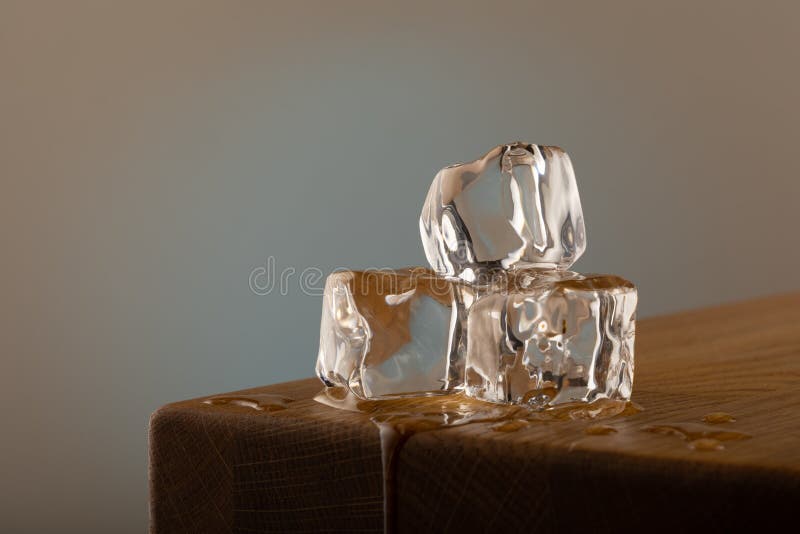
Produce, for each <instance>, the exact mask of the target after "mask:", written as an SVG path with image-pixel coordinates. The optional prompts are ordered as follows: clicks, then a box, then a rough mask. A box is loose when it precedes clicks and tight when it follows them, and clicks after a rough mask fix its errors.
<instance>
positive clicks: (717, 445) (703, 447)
mask: <svg viewBox="0 0 800 534" xmlns="http://www.w3.org/2000/svg"><path fill="white" fill-rule="evenodd" d="M689 448H690V449H692V450H695V451H703V452H708V451H721V450H722V449H724V448H725V445H723V444H722V442H721V441H720V440H718V439H711V438H700V439H696V440H694V441H690V442H689Z"/></svg>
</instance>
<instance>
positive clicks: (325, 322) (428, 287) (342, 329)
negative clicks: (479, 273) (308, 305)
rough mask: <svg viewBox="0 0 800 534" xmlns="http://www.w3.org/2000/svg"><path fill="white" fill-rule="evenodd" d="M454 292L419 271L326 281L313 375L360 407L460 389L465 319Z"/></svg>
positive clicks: (339, 275) (341, 275)
mask: <svg viewBox="0 0 800 534" xmlns="http://www.w3.org/2000/svg"><path fill="white" fill-rule="evenodd" d="M456 286H457V284H454V283H453V282H450V281H448V280H445V279H444V278H441V277H438V276H436V275H435V274H434V273H433V271H431V270H429V269H423V268H421V267H420V268H409V269H400V270H373V271H345V272H336V273H333V274H331V275H330V276H329V277H328V279H327V281H326V284H325V293H324V296H323V304H322V321H321V327H320V348H319V355H318V357H317V375H318V376H319V377H320V378H321V379H322V381H323V382H325V384H326V385H328V386H344V387H347V388H349V389H350V390H351V391H352V392H353V393H354V394H355V395H356V396H358V397H360V398H362V399H372V398H392V397H403V396H413V395H423V394H435V393H446V392H448V391H451V390H453V389H455V388H458V387H461V386H463V377H464V347H463V345H464V343H463V335H462V330H463V326H464V323H465V321H466V317H465V315H464V308H463V306H460V305H459V302H458V299H459V298H460V296H461V293H460V292H458V291H456V290H455V288H456Z"/></svg>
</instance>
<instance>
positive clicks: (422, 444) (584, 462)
mask: <svg viewBox="0 0 800 534" xmlns="http://www.w3.org/2000/svg"><path fill="white" fill-rule="evenodd" d="M312 359H313V358H311V357H309V366H311V365H312V364H313V362H312ZM320 389H321V385H320V383H319V382H318V381H317V380H316V379H307V380H300V381H296V382H289V383H284V384H277V385H273V386H266V387H263V388H256V389H252V390H246V391H243V392H237V393H238V394H247V393H264V392H270V393H277V394H283V395H288V396H290V397H293V398H294V399H296V401H295V402H293V403H291V404H290V405H289V408H288V409H285V410H281V411H275V412H265V411H257V410H254V409H252V408H248V407H242V406H235V405H217V406H211V405H208V404H204V403H203V402H202V400H203V399H195V400H188V401H183V402H178V403H175V404H170V405H167V406H165V407H163V408H161V409H159V410H158V411H157V412H156V413H155V414H153V417H152V420H151V428H150V447H151V457H150V460H151V463H150V483H151V518H152V523H151V531H152V532H153V533H155V534H167V533H173V532H243V533H244V532H334V531H336V532H367V531H371V532H380V531H381V530H382V526H383V504H382V471H381V457H380V442H379V437H378V430H377V429H376V428H375V426H374V425H373V424H372V423H371V422H370V421H369V419H368V417H366V416H364V415H363V414H359V413H354V412H342V411H338V410H334V409H332V408H329V407H326V406H323V405H320V404H318V403H316V402H314V401H313V400H311V399H312V397H313V396H314V394H316V393H317V392H318V391H319V390H320ZM634 400H635V401H636V402H638V403H639V404H641V405H642V406H643V407H644V408H645V411H644V412H642V413H639V414H636V415H633V416H630V417H618V418H614V419H610V420H606V421H603V422H604V423H607V424H609V425H611V426H613V427H614V428H615V429H616V431H617V432H616V433H613V434H610V435H605V436H591V435H587V434H586V433H585V429H586V427H587V426H589V425H591V424H592V423H591V422H587V421H568V422H552V423H541V424H535V425H531V426H530V427H529V428H525V429H523V430H521V431H519V432H513V433H499V432H492V431H491V430H489V428H488V426H487V425H484V424H474V425H466V426H463V427H455V428H449V429H445V430H438V431H432V432H425V433H421V434H417V435H414V436H412V437H411V438H410V439H409V440H408V442H407V443H406V444H405V446H404V447H403V449H402V450H401V452H400V455H399V458H398V464H397V496H398V499H397V517H396V520H397V523H396V524H397V526H398V529H399V530H400V531H401V532H415V531H416V532H449V531H459V530H461V531H466V532H476V531H477V532H480V531H486V532H563V531H572V530H578V529H589V530H591V531H593V532H596V531H600V532H641V531H648V532H652V531H655V532H666V531H672V532H686V531H703V532H724V531H728V530H731V529H733V528H743V527H744V528H757V529H758V530H763V529H766V528H770V527H771V526H776V525H780V524H781V522H786V521H789V524H792V523H791V522H792V521H794V516H795V508H796V506H797V505H796V504H795V503H796V502H798V499H800V294H792V295H783V296H775V297H770V298H765V299H759V300H754V301H749V302H744V303H737V304H733V305H726V306H721V307H716V308H710V309H703V310H697V311H691V312H687V313H681V314H677V315H671V316H665V317H658V318H653V319H647V320H642V321H640V322H639V323H638V325H637V337H636V378H635V384H634ZM717 411H723V412H727V413H730V414H731V415H733V416H734V417H735V418H736V419H737V420H736V422H734V423H726V424H725V425H724V428H730V429H735V430H737V431H741V432H745V433H748V434H751V435H752V438H751V439H747V440H742V441H731V442H725V450H722V451H715V452H700V451H695V450H691V449H689V448H688V447H687V444H686V442H685V441H683V440H681V439H679V438H678V437H675V436H664V435H657V434H653V433H649V432H644V431H643V430H642V427H644V426H646V425H653V424H665V423H676V422H700V421H701V419H702V417H703V416H704V415H705V414H707V413H709V412H717Z"/></svg>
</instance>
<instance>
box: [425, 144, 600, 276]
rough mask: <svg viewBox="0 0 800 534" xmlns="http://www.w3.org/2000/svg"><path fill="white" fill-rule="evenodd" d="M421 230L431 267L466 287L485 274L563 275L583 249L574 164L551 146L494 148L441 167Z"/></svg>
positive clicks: (426, 201) (582, 231)
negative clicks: (528, 270) (533, 271)
mask: <svg viewBox="0 0 800 534" xmlns="http://www.w3.org/2000/svg"><path fill="white" fill-rule="evenodd" d="M419 226H420V235H421V237H422V244H423V247H424V248H425V255H426V256H427V258H428V261H429V262H430V264H431V267H432V268H433V269H434V270H435V271H436V272H438V273H439V274H442V275H445V276H456V277H461V278H463V279H465V280H467V281H472V280H473V279H474V277H475V276H476V275H477V274H479V273H480V272H483V271H485V270H487V269H488V270H494V269H511V268H525V267H536V268H548V269H567V268H569V266H570V265H572V264H573V263H574V262H575V261H576V260H577V259H578V258H579V257H580V256H581V254H583V251H584V249H585V248H586V233H585V229H584V223H583V212H582V210H581V201H580V198H579V196H578V188H577V185H576V183H575V174H574V172H573V170H572V163H571V162H570V159H569V156H568V155H567V153H566V152H564V151H563V150H562V149H561V148H559V147H556V146H543V145H534V144H529V143H521V142H516V143H511V144H507V145H500V146H497V147H495V148H493V149H492V150H490V151H489V152H488V153H487V154H486V155H485V156H483V157H482V158H480V159H478V160H475V161H473V162H471V163H464V164H459V165H452V166H449V167H445V168H444V169H442V170H441V171H439V173H438V174H437V175H436V177H435V178H434V180H433V183H432V184H431V187H430V190H429V191H428V196H427V198H426V200H425V205H424V207H423V209H422V214H421V216H420V221H419Z"/></svg>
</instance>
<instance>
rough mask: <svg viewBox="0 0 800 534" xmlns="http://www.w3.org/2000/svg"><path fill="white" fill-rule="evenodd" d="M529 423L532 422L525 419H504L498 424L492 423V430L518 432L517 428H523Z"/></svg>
mask: <svg viewBox="0 0 800 534" xmlns="http://www.w3.org/2000/svg"><path fill="white" fill-rule="evenodd" d="M528 425H530V423H528V421H525V420H524V419H511V420H509V421H503V422H501V423H498V424H496V425H492V430H494V431H495V432H516V431H517V430H521V429H523V428H525V427H526V426H528Z"/></svg>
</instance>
